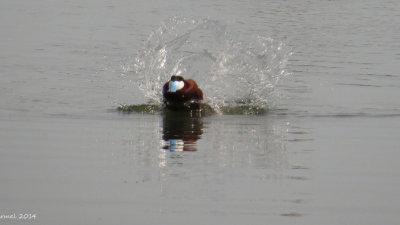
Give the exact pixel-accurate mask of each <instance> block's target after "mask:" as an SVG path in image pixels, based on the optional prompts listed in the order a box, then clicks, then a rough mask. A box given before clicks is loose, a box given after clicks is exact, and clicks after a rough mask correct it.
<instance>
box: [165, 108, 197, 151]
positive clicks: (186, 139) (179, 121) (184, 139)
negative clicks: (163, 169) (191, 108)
mask: <svg viewBox="0 0 400 225" xmlns="http://www.w3.org/2000/svg"><path fill="white" fill-rule="evenodd" d="M202 134H203V121H202V118H201V115H199V114H197V113H196V112H175V111H169V110H167V111H165V113H164V115H163V140H164V141H166V142H167V143H166V145H165V146H164V149H168V150H169V151H171V152H176V151H197V148H196V141H197V140H198V139H200V138H201V135H202Z"/></svg>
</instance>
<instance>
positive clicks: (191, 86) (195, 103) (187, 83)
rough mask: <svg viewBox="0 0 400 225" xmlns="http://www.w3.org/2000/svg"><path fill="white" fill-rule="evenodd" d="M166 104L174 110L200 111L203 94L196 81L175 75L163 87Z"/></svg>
mask: <svg viewBox="0 0 400 225" xmlns="http://www.w3.org/2000/svg"><path fill="white" fill-rule="evenodd" d="M163 97H164V104H165V106H166V107H167V108H168V109H172V110H185V109H186V110H192V109H199V107H200V102H201V101H202V100H203V92H202V91H201V89H200V88H199V87H198V85H197V83H196V82H195V81H194V80H191V79H188V80H185V79H184V78H183V77H182V76H176V75H173V76H172V77H171V79H170V80H169V81H168V82H166V83H165V84H164V86H163Z"/></svg>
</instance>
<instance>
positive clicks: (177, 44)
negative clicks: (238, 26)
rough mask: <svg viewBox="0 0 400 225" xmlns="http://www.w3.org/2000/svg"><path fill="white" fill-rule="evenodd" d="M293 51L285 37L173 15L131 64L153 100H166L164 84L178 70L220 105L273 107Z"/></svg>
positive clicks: (131, 67) (150, 37)
mask: <svg viewBox="0 0 400 225" xmlns="http://www.w3.org/2000/svg"><path fill="white" fill-rule="evenodd" d="M241 37H242V38H241ZM290 54H291V51H290V49H289V48H288V47H286V46H285V44H284V43H283V42H281V41H277V40H273V39H272V38H269V37H265V36H259V35H256V34H254V35H251V34H250V35H249V34H238V33H232V32H230V31H229V27H228V26H227V25H225V24H223V23H221V22H219V21H214V20H208V19H198V20H196V19H187V18H179V17H172V18H170V19H168V20H167V21H165V22H164V23H163V24H162V25H161V26H160V27H159V28H158V29H156V30H154V31H153V32H152V33H151V34H150V36H149V37H148V39H147V41H146V42H145V45H144V47H143V48H142V49H141V50H140V51H139V52H138V54H137V56H136V58H135V61H134V62H133V63H132V64H133V65H129V66H126V68H125V69H126V70H130V71H133V72H134V73H135V74H136V75H137V76H138V79H137V85H138V87H139V88H140V90H141V91H142V92H143V94H144V95H145V96H146V98H148V99H147V100H149V101H151V102H155V103H161V102H162V94H161V89H162V86H163V84H164V83H165V82H166V81H168V80H169V78H170V76H171V75H173V74H176V75H181V76H183V77H185V78H190V79H194V80H196V81H197V83H198V84H199V86H200V88H201V89H202V90H203V92H204V94H205V102H206V103H207V104H210V105H212V106H214V107H216V108H217V109H218V108H220V107H223V106H226V105H243V104H244V105H252V106H254V105H256V106H259V107H265V108H268V107H270V105H271V103H272V102H273V98H274V97H273V93H274V88H275V87H276V84H277V82H278V81H279V79H280V78H282V77H284V76H285V75H288V72H287V71H286V70H285V66H286V62H287V60H288V57H289V56H290Z"/></svg>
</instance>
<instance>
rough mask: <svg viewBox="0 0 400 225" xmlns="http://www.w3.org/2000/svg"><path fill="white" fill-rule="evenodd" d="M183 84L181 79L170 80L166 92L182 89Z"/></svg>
mask: <svg viewBox="0 0 400 225" xmlns="http://www.w3.org/2000/svg"><path fill="white" fill-rule="evenodd" d="M184 86H185V83H184V82H183V81H182V80H181V81H170V82H169V88H168V92H176V91H178V90H180V89H182V88H183V87H184Z"/></svg>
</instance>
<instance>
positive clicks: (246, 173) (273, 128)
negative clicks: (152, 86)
mask: <svg viewBox="0 0 400 225" xmlns="http://www.w3.org/2000/svg"><path fill="white" fill-rule="evenodd" d="M399 8H400V5H399V3H398V2H397V1H394V0H393V1H390V0H384V1H372V0H368V1H341V0H338V1H322V0H310V1H307V0H301V1H291V0H288V1H255V0H254V1H251V0H250V1H227V0H221V1H215V0H214V1H182V0H171V1H152V0H150V1H145V2H142V1H136V2H134V1H125V0H119V1H105V0H100V1H99V0H97V1H92V0H86V1H81V0H79V1H78V0H76V1H49V0H42V1H20V0H17V1H2V2H1V3H0V31H1V33H0V76H1V79H0V95H1V98H0V182H1V183H0V224H187V223H190V224H398V223H399V222H400V221H399V216H398V215H399V213H400V197H399V195H398V190H399V189H400V172H399V171H400V164H399V163H398V159H399V158H400V152H399V150H400V141H399V138H400V136H399V128H400V101H399V100H398V99H400V76H399V73H398V71H397V69H398V63H399V59H400V44H399V43H400V13H399V12H400V10H399ZM175 16H178V17H179V18H186V19H188V20H190V19H192V18H193V19H195V20H204V19H205V20H207V21H216V22H217V23H218V24H220V25H219V27H226V29H227V30H229V35H228V36H227V37H228V38H232V39H234V40H235V41H236V43H245V44H246V46H247V45H249V44H250V43H249V42H250V41H249V40H253V39H252V38H254V37H257V36H258V37H265V38H271V39H272V40H274V43H284V44H285V46H286V47H285V51H284V52H283V53H282V54H278V56H279V58H278V61H279V62H284V64H282V65H285V67H284V68H280V69H282V70H284V71H286V72H285V73H284V74H283V75H282V77H280V79H279V81H277V83H273V90H268V93H267V95H262V94H260V95H261V96H263V97H268V98H270V99H268V101H266V102H267V104H268V107H269V108H270V110H269V112H268V113H267V114H265V115H258V116H251V115H214V116H210V117H205V118H201V119H193V120H190V122H188V123H189V125H190V126H189V127H192V128H193V127H195V128H196V129H193V130H190V129H189V128H183V129H184V130H185V129H189V131H191V132H193V133H196V135H194V136H195V137H192V139H193V140H192V142H193V143H192V144H191V145H190V146H189V147H190V149H187V150H192V151H184V152H171V151H168V149H167V147H166V144H167V143H166V140H165V132H166V131H167V130H168V129H169V128H168V127H169V126H170V125H169V124H171V121H173V120H174V118H168V115H162V114H155V115H152V114H140V113H132V114H121V113H118V112H117V111H116V110H115V109H116V107H117V106H118V105H120V104H140V103H145V102H146V101H148V100H149V99H148V97H146V94H148V93H146V92H143V91H141V89H140V87H138V84H140V81H139V80H140V79H142V78H143V76H144V74H138V73H136V72H141V71H142V70H135V69H134V67H135V62H137V60H139V61H141V60H142V61H143V60H144V59H143V58H140V57H141V54H140V52H141V51H143V50H146V49H149V48H152V47H154V46H152V45H150V46H149V45H148V40H149V37H150V36H151V34H152V33H154V32H155V31H157V29H159V28H160V27H162V24H164V23H166V22H165V21H168V20H170V19H171V18H174V17H175ZM167 31H168V30H167ZM213 34H216V33H213ZM206 36H207V35H206ZM161 37H163V36H162V34H161ZM150 39H151V38H150ZM246 40H247V41H246ZM194 45H196V46H199V45H200V46H203V45H204V42H202V41H201V40H199V39H194ZM218 46H219V45H218ZM218 46H217V47H216V49H217V50H218ZM267 47H268V49H271V47H273V46H267ZM272 49H275V50H277V48H272ZM192 50H193V49H192ZM208 50H210V49H208ZM169 54H172V55H174V54H176V53H175V52H174V51H173V49H172V50H169ZM244 60H245V59H244V58H242V61H244ZM144 61H145V60H144ZM190 62H194V61H190ZM264 63H265V64H263V65H262V66H263V67H262V68H265V67H266V66H268V65H271V63H272V62H271V61H266V62H264ZM272 65H275V64H272ZM146 68H149V67H146ZM161 71H164V70H163V68H161ZM276 71H280V70H272V72H271V73H262V74H263V75H265V76H273V75H276V74H275V72H276ZM167 72H169V71H166V74H167ZM200 72H205V74H206V75H205V76H211V75H213V71H212V70H211V71H209V68H203V70H201V71H200ZM206 72H207V73H206ZM214 72H215V71H214ZM145 75H148V76H150V75H151V74H145ZM154 76H155V77H156V76H159V74H157V75H154ZM188 76H190V75H188ZM201 79H203V80H201V83H200V82H199V83H200V84H202V85H203V86H205V89H208V90H210V91H209V92H208V93H205V95H207V94H209V97H210V98H214V99H215V98H217V99H218V98H219V96H215V95H216V94H218V92H212V91H213V90H214V89H213V87H215V86H213V84H212V83H209V82H207V81H208V79H207V77H206V78H201ZM160 82H161V83H162V82H163V81H160ZM207 85H208V86H207ZM231 85H232V89H238V91H239V89H242V90H244V91H246V89H245V88H246V86H245V85H242V84H235V83H232V84H231ZM212 95H214V96H212ZM178 122H179V121H178ZM173 124H176V123H173ZM14 214H15V216H16V217H17V218H16V219H15V218H12V217H13V215H14ZM19 214H23V215H25V218H26V219H18V217H19ZM7 216H9V217H8V218H7ZM34 216H35V217H36V218H33V217H34ZM27 217H28V218H27Z"/></svg>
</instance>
